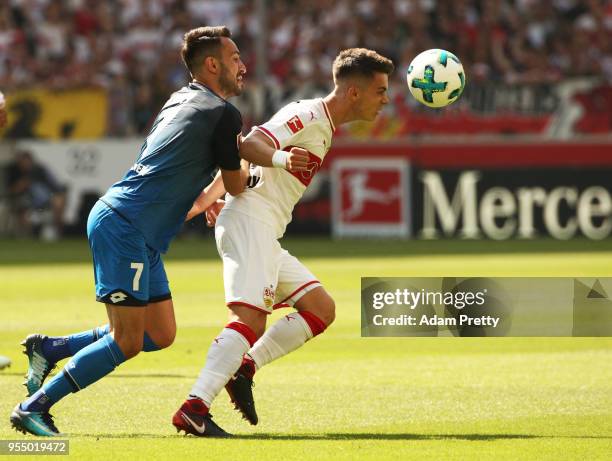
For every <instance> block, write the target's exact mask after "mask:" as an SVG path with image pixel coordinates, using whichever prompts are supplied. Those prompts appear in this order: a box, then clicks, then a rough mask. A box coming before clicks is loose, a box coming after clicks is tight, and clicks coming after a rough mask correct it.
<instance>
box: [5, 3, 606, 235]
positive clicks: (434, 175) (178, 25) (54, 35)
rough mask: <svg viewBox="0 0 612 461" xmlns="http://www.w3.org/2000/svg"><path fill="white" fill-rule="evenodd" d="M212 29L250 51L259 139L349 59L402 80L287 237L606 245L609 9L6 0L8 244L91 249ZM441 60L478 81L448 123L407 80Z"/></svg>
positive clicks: (251, 107)
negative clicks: (360, 51) (26, 169)
mask: <svg viewBox="0 0 612 461" xmlns="http://www.w3.org/2000/svg"><path fill="white" fill-rule="evenodd" d="M202 24H227V25H228V26H229V27H230V29H231V30H232V32H233V34H234V39H235V41H236V43H237V44H238V46H239V48H240V49H241V52H242V56H243V60H244V62H245V63H246V65H247V67H248V71H249V74H248V86H247V91H246V92H245V94H244V95H243V96H241V97H240V98H238V99H234V100H233V101H232V102H234V103H235V104H236V105H237V106H238V107H239V108H240V110H241V111H242V114H243V118H244V122H245V123H244V126H245V131H248V130H249V129H250V127H251V126H252V125H253V124H256V123H259V122H262V121H264V120H265V119H266V118H267V117H269V116H270V115H271V114H272V113H273V112H274V111H275V110H276V109H278V108H279V107H281V106H282V105H283V104H285V103H286V102H288V101H291V100H294V99H299V98H310V97H316V96H322V95H325V94H327V92H328V91H329V90H330V85H331V78H330V67H331V62H332V60H333V58H334V56H335V55H336V54H337V52H338V50H339V49H341V48H345V47H352V46H367V47H370V48H374V49H376V50H377V51H380V52H382V53H383V54H385V55H387V56H389V57H391V58H392V59H393V61H394V62H395V64H396V66H397V71H396V72H395V74H394V75H393V78H392V82H391V88H390V95H391V98H392V103H391V104H389V105H388V106H387V107H386V109H385V111H384V113H383V114H382V116H381V117H380V118H379V119H378V120H377V121H376V122H375V123H373V124H360V123H355V124H352V125H350V126H346V127H342V128H341V129H340V130H339V132H337V133H336V137H335V139H334V147H333V149H332V155H331V156H330V157H329V160H328V161H327V162H326V164H325V165H324V167H323V169H322V171H321V172H319V174H317V176H316V177H315V180H314V181H313V183H312V185H311V187H310V189H309V191H308V193H307V195H306V196H305V197H304V199H303V201H302V203H301V204H300V205H299V206H298V207H297V208H296V210H295V214H294V216H295V218H294V222H293V224H292V225H291V226H290V228H289V234H296V233H306V234H309V235H312V233H315V232H316V233H321V234H323V235H330V234H331V233H334V234H336V235H363V234H366V235H374V234H379V235H396V236H400V237H409V236H410V237H415V238H438V237H468V238H481V237H483V238H494V239H510V238H535V237H538V236H544V237H554V238H558V239H569V238H573V237H579V236H586V237H587V238H590V239H603V238H608V237H609V235H610V232H611V228H612V222H611V221H610V213H611V209H612V205H611V201H612V199H611V195H610V191H611V189H610V185H611V181H610V174H611V173H612V137H611V132H612V86H611V84H612V3H610V2H607V1H604V0H542V1H535V0H490V1H478V0H462V1H452V2H450V1H449V2H447V1H440V0H438V1H436V0H356V1H347V0H309V1H291V2H289V1H284V0H254V1H231V0H223V1H220V0H209V1H201V0H149V1H143V0H108V1H103V2H100V1H95V0H7V1H5V2H2V4H1V6H0V90H2V91H3V92H4V93H5V94H6V98H7V103H6V104H7V108H8V111H9V125H8V126H7V127H6V129H4V130H3V131H0V138H1V141H0V168H1V170H2V172H3V173H4V174H2V175H0V197H1V198H0V217H1V221H0V222H1V225H0V234H1V235H3V236H9V237H13V236H24V235H28V234H34V235H39V236H42V237H45V238H48V239H54V238H57V237H59V236H60V235H71V234H72V235H83V229H84V220H85V219H86V216H87V213H88V210H89V208H90V207H91V205H92V203H93V202H94V201H95V198H96V197H97V196H99V195H100V194H102V193H103V192H104V191H105V189H106V188H107V187H108V186H109V185H110V184H111V183H112V182H114V181H115V180H117V179H118V178H119V177H120V176H122V174H123V173H124V171H125V170H126V168H128V167H129V166H130V165H131V163H132V162H133V160H134V159H135V158H136V156H137V154H138V151H139V146H140V144H141V142H142V140H143V137H144V135H145V134H146V133H147V131H148V129H149V127H150V125H151V122H152V120H153V119H154V118H155V115H156V113H157V111H158V110H159V108H160V107H161V105H162V104H163V102H164V101H165V100H166V99H167V97H168V95H169V94H170V93H171V92H172V91H174V90H176V89H177V88H179V87H181V86H182V85H184V84H185V82H186V81H187V77H188V76H187V74H186V72H185V69H184V67H183V64H182V63H181V61H180V59H179V55H178V50H179V48H180V44H181V40H182V36H183V34H184V32H185V31H186V30H188V29H190V28H192V27H195V26H199V25H202ZM428 48H444V49H449V50H451V51H453V52H454V53H455V54H456V55H457V56H459V57H460V59H461V60H462V62H463V65H464V67H465V69H466V73H467V86H466V90H465V93H464V94H463V96H462V97H461V98H460V100H459V101H458V102H457V103H455V104H454V105H452V106H450V107H448V108H445V109H443V110H432V109H429V108H425V107H419V106H418V105H417V103H416V102H415V101H414V100H413V99H412V98H411V96H410V94H409V92H408V91H407V88H406V84H405V73H406V69H407V67H408V64H409V63H410V61H411V60H412V58H413V57H414V56H416V54H418V53H419V52H420V51H422V50H424V49H428ZM20 151H28V152H30V153H31V154H32V156H33V158H34V163H35V164H40V166H42V167H43V168H45V169H46V170H47V171H48V172H49V173H50V177H49V176H46V177H43V178H42V179H41V177H42V176H44V175H43V174H42V172H41V171H38V172H37V173H36V174H35V175H34V176H35V177H36V178H37V179H35V180H34V181H33V182H36V183H38V184H39V185H40V187H36V188H32V187H30V188H29V189H28V188H27V187H26V188H25V189H24V186H21V187H20V186H19V182H18V178H19V177H20V173H19V169H18V168H16V166H15V165H14V159H15V157H16V155H17V153H18V152H20ZM381 158H385V159H386V160H385V161H384V162H382V163H381V162H380V159H381ZM340 159H342V161H340ZM25 162H26V163H27V160H26V161H25ZM381 165H382V166H381ZM26 189H27V192H28V193H29V194H30V196H29V197H25V198H24V195H25V193H24V191H26ZM32 189H36V190H32ZM45 189H46V190H45ZM45 193H46V194H47V197H46V198H45ZM49 196H54V200H50V199H49ZM377 200H378V201H377ZM24 208H27V209H28V213H24ZM44 209H46V210H44ZM54 210H55V219H54V215H53V211H54ZM58 215H61V221H62V223H61V224H60V223H59V222H58V221H59V218H58ZM194 228H196V229H197V230H199V229H200V228H201V226H199V225H198V226H195V225H191V226H188V229H191V230H193V229H194Z"/></svg>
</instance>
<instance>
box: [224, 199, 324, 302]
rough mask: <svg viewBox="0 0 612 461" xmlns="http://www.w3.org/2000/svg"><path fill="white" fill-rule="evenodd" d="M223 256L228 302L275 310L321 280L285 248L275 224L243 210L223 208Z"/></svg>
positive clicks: (307, 290) (298, 296) (306, 291)
mask: <svg viewBox="0 0 612 461" xmlns="http://www.w3.org/2000/svg"><path fill="white" fill-rule="evenodd" d="M215 240H216V242H217V250H218V251H219V255H220V256H221V259H223V284H224V287H225V303H226V304H227V305H228V306H234V305H242V306H247V307H251V308H253V309H257V310H260V311H263V312H265V313H267V314H270V313H272V310H273V309H277V308H279V307H290V306H293V305H294V304H295V303H296V302H297V301H298V300H299V299H300V298H301V297H302V296H304V295H305V294H306V293H308V292H309V291H311V290H313V289H315V288H317V287H320V286H321V283H320V282H319V281H318V280H317V279H316V277H315V276H314V275H312V273H311V272H310V271H309V270H308V269H306V266H304V265H303V264H302V263H301V262H300V261H298V259H297V258H296V257H295V256H292V255H291V254H289V252H288V251H287V250H284V249H283V248H282V247H281V246H280V243H278V240H277V239H276V236H275V234H274V230H273V229H272V227H270V226H267V225H266V224H264V223H262V222H261V221H258V220H256V219H253V218H251V217H250V216H247V215H245V214H242V213H240V212H235V211H230V210H223V212H222V213H221V215H220V216H219V218H218V219H217V224H216V226H215Z"/></svg>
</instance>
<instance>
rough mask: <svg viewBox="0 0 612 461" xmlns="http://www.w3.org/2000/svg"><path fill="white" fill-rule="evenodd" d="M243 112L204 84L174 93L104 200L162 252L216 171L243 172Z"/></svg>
mask: <svg viewBox="0 0 612 461" xmlns="http://www.w3.org/2000/svg"><path fill="white" fill-rule="evenodd" d="M241 131H242V119H241V116H240V112H239V111H238V110H237V109H236V108H235V107H234V106H232V105H231V104H230V103H228V102H227V101H225V100H224V99H222V98H221V97H219V96H217V95H216V94H215V93H213V92H212V91H211V90H209V89H208V88H206V87H205V86H203V85H201V84H199V83H195V82H193V83H190V84H189V85H188V86H186V87H184V88H182V89H181V90H179V91H177V92H176V93H174V94H173V95H172V96H171V97H170V99H169V100H168V102H166V104H165V105H164V107H163V108H162V110H161V112H160V113H159V115H158V116H157V118H156V120H155V122H154V124H153V126H152V128H151V132H150V133H149V135H148V136H147V139H146V140H145V142H144V144H143V145H142V149H141V152H140V156H139V157H138V159H137V160H136V163H135V164H134V165H133V166H132V168H131V169H130V170H129V171H128V172H127V173H126V175H125V176H124V177H123V179H121V180H120V181H119V182H117V183H115V184H114V185H112V186H111V188H110V189H109V190H108V191H107V192H106V194H105V195H104V196H103V197H102V200H103V201H104V202H105V203H106V204H108V205H109V206H110V207H111V208H112V209H113V210H115V211H116V212H117V213H118V214H120V215H121V216H122V217H124V218H125V219H126V220H127V221H129V222H130V223H131V224H132V225H133V226H134V227H135V228H136V229H137V230H139V231H140V232H141V233H142V235H143V237H144V240H145V242H146V244H147V245H148V246H150V247H151V248H154V249H156V250H158V251H160V252H162V253H165V252H166V251H167V250H168V246H169V244H170V241H171V240H172V238H173V237H174V236H175V235H176V234H177V232H178V231H179V230H180V228H181V225H182V223H183V221H184V220H185V216H186V215H187V212H188V211H189V209H190V208H191V206H192V205H193V202H194V200H195V199H196V197H197V196H198V195H199V194H200V192H202V189H203V188H204V187H206V185H208V184H209V183H210V182H211V181H212V179H213V174H214V171H215V170H216V168H217V167H221V168H223V169H226V170H238V169H239V168H240V156H239V154H238V139H239V135H240V134H241Z"/></svg>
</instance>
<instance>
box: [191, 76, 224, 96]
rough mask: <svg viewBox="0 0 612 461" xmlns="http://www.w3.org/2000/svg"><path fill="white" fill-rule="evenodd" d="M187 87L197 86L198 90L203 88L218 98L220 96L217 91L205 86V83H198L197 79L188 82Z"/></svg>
mask: <svg viewBox="0 0 612 461" xmlns="http://www.w3.org/2000/svg"><path fill="white" fill-rule="evenodd" d="M189 87H190V88H199V89H200V90H205V91H210V92H211V93H212V94H214V95H215V96H217V97H218V98H221V96H219V95H218V94H217V93H215V92H214V91H213V90H211V89H210V88H209V87H207V86H206V85H204V84H203V83H200V82H198V81H195V80H192V81H191V82H189ZM221 99H223V98H221Z"/></svg>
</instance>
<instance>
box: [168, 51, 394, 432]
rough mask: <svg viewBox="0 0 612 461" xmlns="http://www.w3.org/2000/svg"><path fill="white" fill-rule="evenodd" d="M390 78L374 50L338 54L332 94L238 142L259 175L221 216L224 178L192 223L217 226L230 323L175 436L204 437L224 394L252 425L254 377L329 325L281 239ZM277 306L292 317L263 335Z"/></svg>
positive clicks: (309, 281)
mask: <svg viewBox="0 0 612 461" xmlns="http://www.w3.org/2000/svg"><path fill="white" fill-rule="evenodd" d="M392 71H393V63H392V62H391V61H390V60H389V59H387V58H385V57H383V56H381V55H379V54H378V53H376V52H374V51H372V50H367V49H363V48H352V49H348V50H344V51H342V52H340V54H339V55H338V56H337V57H336V59H335V60H334V63H333V78H334V90H333V91H332V92H331V93H330V94H329V95H328V96H326V97H325V98H320V99H311V100H303V101H298V102H293V103H290V104H288V105H287V106H285V107H283V108H282V109H281V110H280V111H278V112H277V113H276V114H275V115H274V116H273V117H272V118H271V119H270V120H269V121H268V122H266V123H264V124H262V125H260V126H257V127H255V128H254V129H253V130H252V131H251V133H249V135H248V136H247V137H246V138H245V139H244V140H243V141H242V144H241V147H240V155H241V157H242V158H243V159H244V160H246V161H248V162H251V163H257V164H259V165H264V166H265V167H260V166H253V165H252V166H251V169H250V176H249V180H248V184H247V190H245V191H244V192H243V193H242V194H240V195H238V196H236V197H232V196H229V194H228V198H227V201H226V202H225V205H224V206H223V208H222V210H221V212H220V213H219V214H218V217H217V213H218V211H219V209H220V208H221V206H222V204H219V203H217V199H218V198H219V197H221V196H222V194H223V193H224V192H225V190H224V188H223V183H222V181H221V180H220V179H217V180H216V181H215V182H213V183H212V184H211V185H210V186H209V187H208V188H207V189H205V191H204V192H203V193H202V194H201V195H200V197H198V199H197V200H196V202H195V203H194V207H193V208H192V210H191V211H190V213H189V215H188V219H189V218H191V217H193V216H195V215H196V214H199V213H202V212H204V211H206V216H207V220H208V221H209V224H211V223H213V222H215V221H216V226H215V239H216V243H217V249H218V251H219V254H220V255H221V258H222V259H223V279H224V286H225V301H226V304H227V306H228V308H229V311H230V312H229V314H230V319H229V323H228V324H227V325H226V326H225V328H224V329H223V330H222V331H221V332H220V333H219V335H218V336H217V337H216V338H215V339H214V340H213V342H212V343H211V346H210V348H209V350H208V355H207V358H206V363H205V366H204V368H203V369H202V371H201V372H200V375H199V377H198V379H197V381H196V383H195V384H194V386H193V388H192V390H191V392H190V394H189V396H188V398H187V400H186V401H185V403H183V405H182V406H181V408H180V409H179V410H178V411H177V412H176V413H175V415H174V417H173V420H172V422H173V424H174V425H175V426H176V428H177V429H178V430H184V431H185V432H186V433H191V434H194V435H197V436H207V435H209V434H207V433H206V427H205V425H204V422H203V421H204V416H205V415H207V414H208V411H209V409H210V406H211V405H212V402H213V400H214V398H215V397H216V396H217V395H218V394H219V392H220V391H221V390H222V389H223V387H226V389H227V391H228V393H229V395H230V398H231V399H232V401H233V402H234V404H235V406H236V408H237V409H238V410H240V411H241V413H242V414H243V416H244V417H245V418H246V419H247V420H248V421H249V422H250V423H251V424H257V422H258V418H257V413H256V411H255V404H254V401H253V395H252V391H251V386H252V382H253V375H254V374H255V371H256V370H258V369H260V368H261V367H263V366H264V365H266V364H268V363H270V362H272V361H273V360H276V359H278V358H279V357H282V356H283V355H286V354H288V353H289V352H292V351H294V350H295V349H297V348H299V347H300V346H302V345H303V344H304V343H305V342H306V341H308V340H309V339H311V338H313V337H314V336H317V335H318V334H320V333H322V332H323V331H324V330H325V329H326V328H327V327H328V326H329V325H330V324H331V323H332V322H333V320H334V316H335V304H334V301H333V299H332V298H331V296H330V295H329V294H328V293H327V291H325V289H324V288H323V286H322V285H321V282H320V281H319V280H318V279H317V278H316V277H315V276H314V275H313V274H312V273H311V272H310V271H309V270H308V269H307V268H306V267H305V266H304V265H303V264H302V263H301V262H300V261H299V260H298V259H297V258H295V257H294V256H292V255H291V254H289V253H288V252H287V251H286V250H284V249H283V248H282V247H281V246H280V244H279V242H278V239H279V238H281V237H282V236H283V234H284V232H285V228H286V226H287V224H288V223H289V222H290V221H291V213H292V210H293V207H294V206H295V204H296V203H297V202H298V200H299V199H300V198H301V196H302V194H303V193H304V191H305V190H306V188H307V187H308V185H309V184H310V182H311V181H312V178H313V177H314V175H315V174H316V173H317V171H318V170H319V168H320V167H321V164H322V162H323V160H324V159H325V156H326V154H327V152H328V151H329V149H330V147H331V140H332V135H333V132H334V131H335V127H336V126H338V125H340V124H343V123H346V122H350V121H354V120H374V119H375V118H376V116H377V115H378V113H379V112H380V110H381V109H382V107H383V106H384V105H385V104H387V103H388V102H389V99H388V96H387V89H388V76H389V74H390V73H391V72H392ZM279 307H293V308H294V309H295V310H296V311H297V312H293V313H290V314H288V315H286V316H284V317H283V318H281V319H280V320H278V321H277V322H276V323H275V324H273V325H272V326H271V327H270V328H269V329H268V330H266V329H265V327H266V319H267V315H268V314H270V313H271V312H272V311H273V309H275V308H279ZM215 435H217V436H218V434H215ZM228 435H229V434H228Z"/></svg>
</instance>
